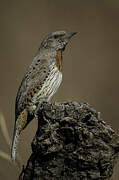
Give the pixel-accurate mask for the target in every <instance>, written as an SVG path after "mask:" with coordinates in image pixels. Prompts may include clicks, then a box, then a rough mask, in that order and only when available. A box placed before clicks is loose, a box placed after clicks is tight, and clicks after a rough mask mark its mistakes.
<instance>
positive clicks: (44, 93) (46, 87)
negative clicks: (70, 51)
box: [32, 65, 62, 104]
mask: <svg viewBox="0 0 119 180" xmlns="http://www.w3.org/2000/svg"><path fill="white" fill-rule="evenodd" d="M61 81H62V73H61V72H60V71H59V69H58V67H57V66H56V65H55V66H53V67H52V68H51V70H50V73H49V75H48V76H47V78H46V80H45V81H44V83H43V85H42V87H41V89H39V91H38V92H37V93H36V94H35V95H34V96H33V98H32V102H33V103H34V104H35V103H39V102H42V101H49V100H50V99H51V98H52V96H53V95H54V94H55V93H56V91H57V89H58V88H59V86H60V84H61Z"/></svg>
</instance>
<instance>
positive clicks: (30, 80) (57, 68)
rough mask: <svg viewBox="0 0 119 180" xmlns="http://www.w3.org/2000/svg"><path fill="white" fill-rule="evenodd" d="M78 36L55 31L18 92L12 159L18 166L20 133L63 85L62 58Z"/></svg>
mask: <svg viewBox="0 0 119 180" xmlns="http://www.w3.org/2000/svg"><path fill="white" fill-rule="evenodd" d="M76 33H77V32H66V31H56V32H52V33H49V34H48V35H47V36H46V37H45V38H44V39H43V41H42V42H41V45H40V47H39V49H38V50H37V52H36V54H35V56H34V58H33V61H32V63H31V65H30V66H29V67H28V69H27V71H26V74H25V75H24V77H23V80H22V82H21V85H20V87H19V89H18V92H17V96H16V103H15V123H14V131H13V139H12V147H11V159H12V161H14V162H15V160H16V153H17V146H18V143H19V138H20V134H21V132H22V131H23V130H24V129H25V128H26V126H27V125H28V124H29V122H30V121H31V120H32V119H34V117H36V115H37V107H38V106H39V104H41V103H42V102H43V101H46V102H49V101H50V100H51V98H52V96H53V95H54V94H55V93H56V91H57V89H58V88H59V86H60V84H61V82H62V54H63V51H64V50H65V47H66V45H67V44H68V42H69V40H70V39H71V38H72V36H74V35H75V34H76Z"/></svg>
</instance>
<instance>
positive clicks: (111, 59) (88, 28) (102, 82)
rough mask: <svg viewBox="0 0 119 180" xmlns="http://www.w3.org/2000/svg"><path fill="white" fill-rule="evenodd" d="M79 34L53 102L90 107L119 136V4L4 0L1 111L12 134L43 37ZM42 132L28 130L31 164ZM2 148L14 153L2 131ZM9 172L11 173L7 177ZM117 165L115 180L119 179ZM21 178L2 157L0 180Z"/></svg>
mask: <svg viewBox="0 0 119 180" xmlns="http://www.w3.org/2000/svg"><path fill="white" fill-rule="evenodd" d="M56 30H68V31H78V32H80V35H79V34H77V36H75V37H74V38H72V40H71V42H70V43H69V45H68V46H67V48H66V51H65V53H64V61H63V65H64V66H63V83H62V85H61V87H60V89H59V90H58V92H57V93H56V95H55V97H54V98H53V100H56V101H64V100H77V101H81V102H84V101H86V102H88V103H90V104H91V105H93V107H94V108H95V109H96V110H97V111H100V112H101V114H102V117H103V119H104V120H105V121H106V122H107V123H108V124H110V125H111V126H112V127H113V129H114V130H116V131H117V132H118V128H119V102H118V99H119V78H118V76H119V48H118V47H119V1H118V0H90V1H89V0H83V1H81V0H59V1H57V0H52V1H51V0H35V1H33V0H31V1H30V0H26V1H22V0H21V1H13V0H11V1H9V0H1V1H0V109H1V111H2V112H3V114H4V116H5V119H6V121H7V126H8V130H9V134H10V136H12V133H13V124H14V104H15V97H16V93H17V90H18V87H19V85H20V82H21V80H22V77H23V75H24V73H25V71H26V68H27V67H28V65H29V64H30V63H31V61H32V58H33V56H34V54H35V52H36V50H37V48H38V47H39V45H40V42H41V41H42V39H43V37H44V36H45V35H46V34H47V33H49V32H52V31H56ZM36 128H37V122H35V121H34V122H32V123H31V124H30V125H29V127H28V128H27V129H26V131H24V133H23V134H22V137H21V142H20V144H19V152H20V154H21V155H22V157H23V158H24V163H26V161H27V159H28V157H29V154H30V150H29V149H31V147H30V142H31V141H32V139H33V137H34V134H35V131H36ZM0 149H1V150H3V151H5V152H7V153H8V152H9V150H8V146H7V145H6V142H5V140H4V138H3V135H2V133H1V132H0ZM6 170H7V172H6ZM118 171H119V168H118V166H116V169H115V174H114V180H118V179H119V173H118ZM9 177H11V178H12V180H15V179H17V172H16V169H15V167H14V166H12V165H11V164H10V163H8V162H7V161H6V160H4V159H2V158H0V180H3V179H5V180H8V179H9Z"/></svg>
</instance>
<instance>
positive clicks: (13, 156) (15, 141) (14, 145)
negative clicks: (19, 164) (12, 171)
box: [11, 129, 20, 162]
mask: <svg viewBox="0 0 119 180" xmlns="http://www.w3.org/2000/svg"><path fill="white" fill-rule="evenodd" d="M19 137H20V132H19V130H18V129H17V130H14V135H13V141H12V149H11V159H12V161H13V162H15V159H16V152H17V146H18V142H19Z"/></svg>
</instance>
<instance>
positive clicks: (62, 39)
mask: <svg viewBox="0 0 119 180" xmlns="http://www.w3.org/2000/svg"><path fill="white" fill-rule="evenodd" d="M75 34H76V32H66V31H56V32H52V33H50V34H48V35H47V36H46V37H45V39H44V40H43V41H42V43H41V47H43V48H47V49H49V48H51V49H54V50H56V51H57V50H64V49H65V47H66V45H67V43H68V42H69V40H70V39H71V37H72V36H73V35H75Z"/></svg>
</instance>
